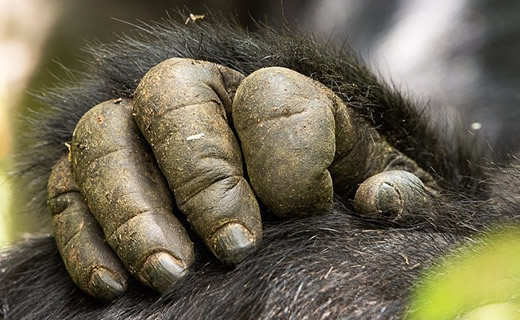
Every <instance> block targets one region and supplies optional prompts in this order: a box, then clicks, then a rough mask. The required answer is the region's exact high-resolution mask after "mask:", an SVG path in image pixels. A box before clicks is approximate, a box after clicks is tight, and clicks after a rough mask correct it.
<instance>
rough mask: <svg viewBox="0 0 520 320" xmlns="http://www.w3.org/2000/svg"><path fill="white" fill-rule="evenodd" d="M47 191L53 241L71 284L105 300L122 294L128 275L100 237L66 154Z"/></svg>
mask: <svg viewBox="0 0 520 320" xmlns="http://www.w3.org/2000/svg"><path fill="white" fill-rule="evenodd" d="M47 190H48V196H49V200H48V203H49V206H50V208H51V211H52V229H53V232H54V237H55V239H56V244H57V246H58V249H59V251H60V254H61V257H62V259H63V261H64V263H65V267H66V268H67V271H68V272H69V274H70V276H71V278H72V280H73V281H74V283H76V285H77V286H78V287H79V288H81V289H82V290H83V291H85V292H87V293H88V294H90V295H92V296H94V297H96V298H98V299H101V300H104V301H107V302H108V301H111V300H114V299H115V298H117V297H119V296H121V295H122V294H123V293H124V291H125V290H126V286H127V279H128V274H127V272H126V270H125V268H124V266H123V265H122V264H121V262H120V261H119V259H118V258H117V256H116V254H115V253H114V252H113V251H112V249H111V248H110V247H109V246H108V245H107V244H106V243H105V241H104V240H103V232H102V231H101V229H100V228H99V225H98V223H97V221H96V220H95V219H94V217H93V216H92V214H91V213H90V210H89V208H88V207H87V204H86V203H85V201H84V200H83V197H82V196H81V194H80V192H79V188H78V186H77V185H76V183H75V182H74V180H73V178H72V168H71V165H70V162H69V160H68V159H67V156H64V157H62V158H61V159H60V160H59V161H58V162H57V163H56V165H55V166H54V167H53V168H52V172H51V175H50V177H49V182H48V186H47Z"/></svg>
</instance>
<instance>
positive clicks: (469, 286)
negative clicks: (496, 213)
mask: <svg viewBox="0 0 520 320" xmlns="http://www.w3.org/2000/svg"><path fill="white" fill-rule="evenodd" d="M430 319H431V320H444V319H446V320H448V319H450V320H451V319H464V320H478V319H489V320H492V319H497V320H509V319H520V229H518V228H510V229H507V230H505V231H501V232H494V233H491V234H489V235H486V236H485V237H482V238H481V239H479V240H478V241H477V242H476V243H472V244H470V245H469V246H467V247H464V248H461V249H458V250H457V252H455V253H454V254H453V255H451V256H447V257H446V258H445V259H444V261H443V262H441V263H440V264H439V265H438V266H436V267H435V268H433V269H432V270H430V271H429V272H428V273H427V275H426V276H425V277H424V279H423V281H422V282H421V284H420V285H419V286H418V287H417V288H416V290H415V292H414V295H413V298H412V302H411V305H410V312H409V314H408V315H407V317H406V320H430Z"/></svg>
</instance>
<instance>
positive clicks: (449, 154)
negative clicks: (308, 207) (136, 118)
mask: <svg viewBox="0 0 520 320" xmlns="http://www.w3.org/2000/svg"><path fill="white" fill-rule="evenodd" d="M89 53H90V54H91V57H90V58H89V59H88V62H87V63H88V65H89V71H88V72H87V73H86V74H84V75H82V80H81V81H80V82H77V83H72V84H71V83H64V84H63V85H62V86H60V87H59V88H57V89H50V90H46V91H45V92H44V93H42V95H41V98H42V99H43V100H44V101H45V102H46V103H47V105H48V106H49V107H48V108H47V109H45V110H33V112H31V113H29V116H27V117H26V118H25V119H24V120H23V121H24V122H25V125H24V128H25V129H24V133H23V135H22V137H21V139H22V141H23V145H24V148H23V150H21V151H20V152H19V153H18V155H17V160H16V163H17V168H16V172H17V175H18V176H19V177H20V179H21V181H23V182H24V183H26V184H27V185H28V186H29V188H30V190H31V192H32V193H31V194H32V195H33V197H32V198H31V200H30V201H29V203H28V204H27V210H29V211H32V212H33V214H34V215H35V216H39V217H38V219H44V220H48V218H49V217H50V212H49V210H48V208H47V207H46V205H45V197H46V195H45V185H46V181H47V178H48V176H49V172H50V167H51V166H52V164H53V163H54V162H55V161H56V160H57V159H58V158H59V157H60V156H61V155H62V154H63V153H64V152H65V151H66V149H65V146H64V143H65V142H67V141H69V140H70V137H71V133H72V131H73V129H74V127H75V124H76V122H77V121H78V119H79V118H80V117H81V116H82V114H83V113H84V112H86V111H87V110H88V109H89V108H90V107H92V106H94V105H96V104H97V103H99V102H101V101H104V100H108V99H113V98H118V97H131V96H132V94H133V91H134V89H135V87H136V85H137V83H138V82H139V80H140V79H141V77H142V76H143V74H144V73H145V72H146V71H147V70H148V69H149V68H150V67H151V66H153V65H155V64H157V63H159V62H160V61H162V60H164V59H167V58H169V57H191V58H196V59H201V60H208V61H213V62H217V63H220V64H223V65H226V66H228V67H231V68H234V69H236V70H239V71H241V72H243V73H245V74H249V73H251V72H252V71H254V70H257V69H259V68H261V67H267V66H284V67H288V68H291V69H294V70H296V71H298V72H300V73H303V74H305V75H307V76H310V77H312V78H314V79H316V80H318V81H320V82H322V83H323V84H325V85H327V86H329V87H330V88H331V89H332V90H334V92H336V93H337V94H338V95H340V97H341V98H343V100H344V101H346V102H347V103H348V104H349V105H350V106H352V107H353V108H355V110H356V111H357V112H358V113H359V114H361V115H363V116H364V117H366V118H367V119H369V120H370V121H372V123H373V124H374V125H375V126H376V127H377V128H378V130H379V131H380V132H381V133H382V134H383V135H384V136H385V137H387V139H388V140H389V141H390V142H391V143H392V144H394V145H395V146H396V147H397V148H398V149H400V150H401V151H402V152H403V153H405V154H407V155H409V156H410V157H412V158H413V159H415V160H416V161H417V162H418V163H419V164H420V165H421V166H422V167H423V168H425V169H427V170H428V171H429V172H430V173H431V174H432V175H434V177H435V178H436V179H437V180H438V182H439V184H440V185H441V186H442V189H443V201H442V202H440V203H438V204H436V205H434V206H432V207H430V208H418V210H417V212H416V215H415V216H416V217H417V219H414V223H413V224H410V222H409V221H408V222H406V221H405V222H404V223H402V224H400V225H399V224H390V223H384V221H367V220H365V219H363V218H362V217H358V216H356V215H355V213H354V212H353V211H352V210H351V206H350V203H349V202H348V201H346V202H343V203H341V202H338V204H337V206H336V208H335V209H334V210H333V212H331V213H329V214H328V215H325V216H316V217H310V218H306V219H294V220H289V221H286V222H278V221H269V220H268V221H267V222H266V223H265V224H264V229H265V236H264V237H265V239H264V242H263V244H262V246H261V248H260V249H259V251H258V252H257V253H256V254H254V255H253V256H252V257H249V258H248V259H246V261H244V262H243V263H241V264H240V265H239V266H237V267H236V268H235V269H232V270H229V269H226V268H225V267H223V266H222V265H221V264H220V263H218V262H217V261H215V260H214V259H213V258H211V257H210V256H209V254H207V253H206V251H205V250H203V249H199V251H198V253H197V255H198V258H197V265H196V267H195V268H194V271H193V272H192V273H190V274H189V275H188V276H187V277H185V278H184V279H182V280H181V281H179V282H178V283H176V284H175V285H174V286H173V287H172V288H171V289H170V290H169V292H167V293H166V294H165V295H164V296H162V297H159V296H158V295H157V294H155V293H153V292H151V291H150V290H149V289H146V288H145V287H143V286H142V285H140V284H138V283H133V284H132V285H131V288H130V290H129V292H128V293H127V294H126V295H125V296H123V297H122V298H120V299H119V300H117V301H115V302H114V303H113V304H111V305H110V306H104V305H102V304H100V303H99V302H97V301H95V300H93V299H91V298H89V297H87V296H86V295H85V294H83V293H82V292H81V291H79V290H78V289H77V288H75V286H74V284H73V283H72V281H71V280H70V279H69V278H68V276H67V274H66V271H65V269H64V267H63V266H62V263H61V259H60V257H59V254H58V253H57V250H56V247H55V244H54V241H53V239H52V238H50V237H43V238H38V239H34V240H30V241H27V242H26V243H24V244H21V245H19V246H17V247H13V248H12V249H11V250H10V251H8V252H5V253H4V254H3V255H2V259H1V260H0V305H1V308H0V311H1V312H2V313H3V316H4V317H5V318H7V319H69V318H70V319H97V318H99V319H101V318H103V319H107V318H109V319H111V318H121V319H132V318H134V319H170V318H174V319H208V318H209V319H249V318H250V319H305V318H308V319H326V318H327V319H335V318H342V319H397V318H399V316H400V315H401V314H402V312H403V311H404V310H405V308H406V303H407V299H408V297H409V293H410V290H411V288H412V285H413V284H414V283H415V282H416V281H417V279H418V277H419V275H420V274H421V271H422V270H424V269H425V268H426V267H428V266H430V265H432V263H433V262H434V260H435V258H436V257H439V256H440V255H442V254H443V253H445V252H447V250H448V249H449V248H451V247H454V246H455V245H458V244H460V243H463V242H464V241H465V240H467V239H471V237H472V235H473V234H474V233H475V232H477V231H483V230H487V229H488V228H490V227H492V226H493V225H495V224H503V223H505V222H513V221H516V220H517V219H518V212H519V211H518V205H519V200H518V199H516V198H515V197H511V195H513V194H515V193H516V194H518V191H520V188H518V186H516V185H515V183H517V181H520V180H519V177H518V173H517V172H518V170H516V169H515V168H508V169H501V168H499V167H498V166H496V165H491V162H484V159H485V158H487V159H488V161H491V160H492V155H487V154H484V153H483V152H482V151H481V148H480V145H479V143H478V141H471V139H469V138H468V136H467V134H466V132H465V131H464V130H462V129H460V128H458V127H457V124H456V123H455V124H454V123H440V124H439V123H431V118H430V117H429V114H430V110H429V108H431V106H427V105H419V104H418V103H417V102H413V101H410V100H408V99H407V98H406V97H403V96H402V95H401V94H399V92H397V91H396V90H394V89H393V88H392V87H391V86H389V85H386V84H384V83H383V82H382V81H381V80H379V79H378V77H377V76H375V75H374V74H373V73H372V72H370V71H369V70H368V69H367V68H366V67H365V66H364V65H363V64H362V63H361V62H360V61H359V59H358V58H356V56H355V55H354V54H352V53H351V52H349V51H343V52H338V51H335V50H334V49H333V48H331V47H328V46H323V45H320V44H318V43H316V42H315V41H313V40H312V39H310V38H309V37H306V36H298V35H293V34H291V33H289V31H282V32H275V31H273V30H270V29H268V28H266V27H262V28H260V30H259V31H258V32H255V33H254V34H253V33H248V32H246V31H244V30H242V29H240V28H238V27H236V26H234V25H232V24H222V23H211V22H205V21H202V22H197V23H195V24H192V25H189V26H184V25H180V24H176V23H173V22H168V21H165V22H163V23H160V24H153V25H143V26H142V27H141V28H140V29H139V30H137V31H136V33H135V34H132V35H131V36H125V37H122V38H121V39H120V40H119V41H118V42H116V43H113V44H108V45H107V44H93V45H92V46H91V49H89ZM446 125H449V127H446ZM504 177H506V178H508V179H510V180H509V181H510V182H506V180H505V179H503V178H504ZM511 182H513V183H511Z"/></svg>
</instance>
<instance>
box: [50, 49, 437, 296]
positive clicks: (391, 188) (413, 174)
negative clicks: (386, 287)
mask: <svg viewBox="0 0 520 320" xmlns="http://www.w3.org/2000/svg"><path fill="white" fill-rule="evenodd" d="M237 138H238V139H239V140H240V144H239V143H238V141H237ZM145 140H146V141H145ZM152 153H153V155H152ZM242 156H243V157H244V161H245V164H246V167H247V173H248V177H249V183H250V184H249V183H248V181H247V180H246V179H245V177H244V170H243V167H242ZM70 157H71V161H69V160H68V159H67V158H65V157H64V158H63V159H62V160H61V161H59V162H58V163H57V164H56V165H55V167H54V168H53V171H52V174H51V177H50V178H49V184H48V190H49V204H50V206H51V209H52V212H53V229H54V233H55V237H56V241H57V244H58V248H59V250H60V253H61V255H62V257H63V260H64V262H65V265H66V267H67V270H68V271H69V273H70V275H71V277H72V279H73V280H74V281H75V283H76V284H77V285H78V286H79V287H80V288H81V289H83V290H84V291H86V292H87V293H89V294H91V295H92V296H95V297H97V298H100V299H103V300H107V301H110V300H112V299H114V298H116V297H117V296H119V295H121V294H122V293H123V292H124V290H125V287H126V282H127V278H128V275H127V272H126V271H125V270H128V271H129V272H130V273H131V274H132V275H134V276H135V277H137V278H138V279H139V280H140V281H142V282H143V283H145V284H147V285H148V286H150V287H152V288H154V289H156V290H158V291H161V292H162V291H164V290H166V289H167V288H168V286H169V285H170V284H171V283H173V282H174V281H175V280H177V279H178V278H179V277H182V276H183V275H184V274H185V273H186V270H188V269H189V267H190V266H191V264H192V263H193V261H194V253H193V244H192V243H191V241H190V239H189V237H188V234H187V232H186V230H185V229H184V228H183V226H182V225H181V223H180V222H179V221H178V220H177V219H176V218H175V215H174V214H173V210H174V209H173V208H174V205H173V203H172V198H174V199H175V201H176V204H177V207H178V208H179V209H180V211H182V212H183V213H184V214H185V215H186V217H187V220H188V222H189V223H190V225H191V227H192V228H193V229H194V231H195V233H196V234H197V235H198V236H199V237H200V238H201V239H202V241H203V242H204V243H205V244H206V246H207V247H208V248H209V250H210V251H211V252H213V254H214V255H215V256H216V257H217V258H218V259H220V260H221V261H222V262H224V263H226V264H236V263H238V262H240V261H242V260H243V259H244V258H245V257H246V256H247V255H248V254H250V253H251V252H253V251H254V250H255V248H256V247H257V246H258V244H259V242H260V241H261V238H262V228H261V219H260V209H259V206H258V202H257V199H256V197H255V193H256V195H257V196H258V199H259V200H260V201H261V202H262V203H263V204H264V205H265V206H266V208H267V209H268V210H269V211H271V212H272V213H274V214H276V215H278V216H282V217H289V216H294V215H302V214H314V213H319V212H324V211H325V210H326V209H327V208H328V207H330V206H331V205H332V200H333V193H334V192H335V193H337V194H339V195H343V196H351V195H352V193H353V192H354V191H355V190H356V189H358V191H357V193H356V195H355V197H354V206H355V208H356V210H357V211H358V213H359V214H361V215H370V216H371V217H376V218H377V217H381V216H385V217H386V216H391V219H400V218H401V217H403V216H407V214H409V213H410V211H412V210H413V208H414V207H415V206H417V205H425V204H427V203H428V201H430V198H431V196H432V195H434V194H435V191H434V188H435V186H434V182H433V181H432V178H431V177H430V176H429V174H428V173H426V172H425V171H423V170H422V169H420V168H419V167H418V166H417V165H416V164H415V162H414V161H413V160H411V159H409V158H407V157H406V156H404V155H403V154H401V153H400V152H399V151H397V150H395V149H394V148H392V147H391V146H390V145H389V144H388V143H386V141H385V140H384V139H383V138H382V137H381V136H380V135H379V134H378V133H377V131H376V130H375V129H374V128H372V127H371V126H369V125H368V123H366V122H365V121H364V120H362V119H360V118H358V117H356V116H355V115H354V113H353V112H351V111H350V110H349V109H348V107H347V106H346V105H345V104H344V103H343V101H341V100H340V99H339V98H338V97H337V96H336V95H334V93H332V91H330V90H329V89H328V88H326V87H325V86H323V85H322V84H319V83H317V82H316V81H313V80H311V79H309V78H307V77H305V76H303V75H301V74H298V73H296V72H294V71H291V70H289V69H285V68H266V69H260V70H258V71H256V72H254V73H252V74H251V75H249V76H248V77H247V78H245V79H244V76H243V75H241V74H240V73H238V72H236V71H234V70H231V69H229V68H226V67H223V66H220V65H217V64H214V63H209V62H204V61H195V60H190V59H180V58H172V59H169V60H166V61H163V62H162V63H160V64H159V65H157V66H155V67H154V68H152V69H150V71H149V72H148V73H147V74H146V75H145V77H144V78H143V79H142V80H141V82H140V84H139V86H138V87H137V89H136V92H135V96H134V99H133V100H123V99H117V100H113V101H108V102H104V103H101V104H99V105H97V106H96V107H94V108H92V109H91V110H90V111H89V112H87V113H86V114H85V115H84V116H83V118H82V119H81V120H80V121H79V122H78V124H77V127H76V130H75V131H74V134H73V140H72V147H71V154H70ZM157 164H158V167H157ZM71 165H72V167H71ZM163 176H164V177H165V178H166V181H165V179H164V178H163ZM423 182H424V183H423ZM76 183H77V185H76ZM359 184H361V185H360V187H359V188H358V186H359ZM425 184H426V185H425ZM168 185H169V188H168ZM250 185H251V186H250ZM251 187H252V188H251ZM170 190H171V192H173V196H172V195H171V193H170ZM253 190H254V191H255V193H253ZM80 192H81V194H80ZM85 201H86V203H85ZM91 212H92V213H91ZM94 218H95V219H94ZM386 218H387V219H388V217H386ZM105 241H106V243H105ZM112 250H113V251H112ZM123 265H124V266H123Z"/></svg>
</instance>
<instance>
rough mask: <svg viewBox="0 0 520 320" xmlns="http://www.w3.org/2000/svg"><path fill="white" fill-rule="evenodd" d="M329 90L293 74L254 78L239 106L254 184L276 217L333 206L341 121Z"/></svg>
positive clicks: (243, 88)
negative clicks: (334, 166)
mask: <svg viewBox="0 0 520 320" xmlns="http://www.w3.org/2000/svg"><path fill="white" fill-rule="evenodd" d="M325 90H326V89H324V88H322V87H320V86H317V85H316V83H315V82H314V81H313V80H311V79H309V78H307V77H305V76H303V75H301V74H299V73H297V72H295V71H292V70H289V69H285V68H278V67H273V68H265V69H261V70H258V71H256V72H254V73H252V74H251V75H249V76H248V77H247V78H246V79H245V80H244V81H242V84H241V85H240V87H239V88H238V90H237V92H236V96H235V100H234V102H233V109H232V113H233V121H234V124H235V128H236V131H237V133H238V136H239V138H240V141H241V145H242V151H243V154H244V158H245V162H246V166H247V171H248V175H249V179H250V182H251V185H252V186H253V188H254V189H255V191H256V193H257V195H258V196H259V198H260V200H262V202H263V203H264V204H265V205H266V206H267V207H268V208H269V209H270V211H272V212H273V213H275V214H277V215H280V216H286V215H289V214H293V213H295V212H298V213H302V212H314V211H316V210H320V209H325V208H327V207H329V206H330V205H331V204H332V198H333V188H332V179H331V176H330V173H329V171H328V170H327V168H328V167H329V165H330V164H331V163H332V161H333V159H334V154H335V150H336V146H335V137H334V134H335V128H334V127H335V122H334V112H335V111H334V108H333V106H332V101H331V100H330V99H329V98H328V95H327V93H326V92H325Z"/></svg>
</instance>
